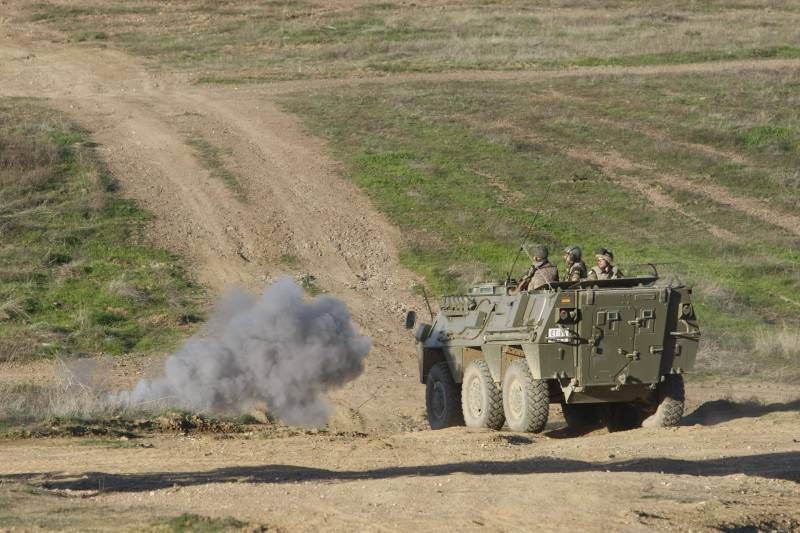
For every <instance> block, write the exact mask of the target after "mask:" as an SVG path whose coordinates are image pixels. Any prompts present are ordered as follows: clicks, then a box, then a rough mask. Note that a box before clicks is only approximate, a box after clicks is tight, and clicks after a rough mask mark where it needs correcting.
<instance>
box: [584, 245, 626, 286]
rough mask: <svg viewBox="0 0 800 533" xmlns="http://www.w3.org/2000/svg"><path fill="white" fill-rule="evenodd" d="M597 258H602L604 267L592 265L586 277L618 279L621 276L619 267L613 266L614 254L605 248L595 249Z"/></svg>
mask: <svg viewBox="0 0 800 533" xmlns="http://www.w3.org/2000/svg"><path fill="white" fill-rule="evenodd" d="M595 257H596V258H597V260H598V261H599V260H601V259H602V260H604V261H605V262H606V265H605V267H600V265H596V266H593V267H592V269H591V270H590V271H589V276H588V279H619V278H621V277H622V272H621V271H620V269H618V268H617V267H615V266H614V254H613V253H612V252H611V250H609V249H607V248H600V249H599V250H597V255H596V256H595Z"/></svg>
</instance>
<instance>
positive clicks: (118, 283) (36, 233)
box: [0, 99, 202, 360]
mask: <svg viewBox="0 0 800 533" xmlns="http://www.w3.org/2000/svg"><path fill="white" fill-rule="evenodd" d="M0 145H2V150H0V153H2V155H1V156H0V199H1V200H0V244H2V247H1V248H0V360H25V359H31V358H36V357H43V356H44V357H47V356H54V355H61V356H69V355H75V354H121V353H128V352H148V351H153V350H164V349H168V348H170V347H172V346H174V345H175V344H176V342H177V341H178V340H179V339H181V338H183V337H185V336H186V335H187V334H188V333H189V332H190V331H191V330H192V329H193V328H192V324H193V323H195V322H197V321H198V320H200V315H199V312H200V311H199V309H200V308H201V300H202V291H201V289H200V288H199V287H198V286H197V285H196V284H195V283H194V282H193V281H192V280H191V279H190V278H189V277H188V276H187V275H186V272H185V271H184V268H183V265H182V263H181V261H180V260H179V259H178V258H176V257H175V256H174V255H172V254H170V253H168V252H166V251H163V250H158V249H155V248H153V247H151V246H148V245H146V244H145V243H144V241H143V228H144V225H145V223H146V222H147V221H148V215H147V213H145V212H144V211H142V210H140V209H139V208H137V207H136V206H135V205H134V204H132V203H131V202H129V201H126V200H122V199H121V198H119V196H118V195H117V194H116V192H115V191H116V184H115V182H114V180H113V179H112V178H111V176H110V175H109V173H108V172H107V170H106V169H105V168H104V167H103V165H102V163H100V161H99V160H98V159H97V157H96V156H95V154H94V151H93V148H92V146H93V145H92V143H91V141H90V139H89V138H88V136H87V134H86V133H85V132H83V131H81V130H80V129H78V128H76V127H75V126H73V125H71V124H69V123H67V122H65V121H64V119H63V117H61V116H60V115H59V114H58V113H56V112H53V111H51V110H48V109H47V108H45V107H44V106H43V105H42V104H41V103H40V102H38V101H35V100H20V99H2V100H0Z"/></svg>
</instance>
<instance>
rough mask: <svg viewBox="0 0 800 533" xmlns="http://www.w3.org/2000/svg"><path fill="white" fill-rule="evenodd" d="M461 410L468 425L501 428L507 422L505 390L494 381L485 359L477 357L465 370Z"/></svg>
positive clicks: (462, 383)
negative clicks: (504, 406)
mask: <svg viewBox="0 0 800 533" xmlns="http://www.w3.org/2000/svg"><path fill="white" fill-rule="evenodd" d="M461 412H462V413H463V414H464V423H465V424H466V425H467V427H471V428H489V429H500V428H502V427H503V424H505V421H506V417H505V415H504V414H503V391H502V390H501V389H500V387H498V386H497V384H496V383H495V382H494V378H493V377H492V373H491V372H489V365H488V364H487V363H486V361H484V360H483V359H476V360H475V361H473V362H472V363H470V365H469V366H468V367H467V369H466V370H465V371H464V379H463V380H462V382H461Z"/></svg>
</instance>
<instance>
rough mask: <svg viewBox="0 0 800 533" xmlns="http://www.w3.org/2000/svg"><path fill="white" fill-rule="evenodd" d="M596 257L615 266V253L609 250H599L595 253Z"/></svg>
mask: <svg viewBox="0 0 800 533" xmlns="http://www.w3.org/2000/svg"><path fill="white" fill-rule="evenodd" d="M595 257H596V258H597V259H605V261H606V263H608V264H609V265H613V264H614V252H612V251H611V250H609V249H608V248H602V247H601V248H598V249H597V251H596V252H595Z"/></svg>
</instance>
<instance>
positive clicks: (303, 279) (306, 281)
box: [298, 274, 325, 296]
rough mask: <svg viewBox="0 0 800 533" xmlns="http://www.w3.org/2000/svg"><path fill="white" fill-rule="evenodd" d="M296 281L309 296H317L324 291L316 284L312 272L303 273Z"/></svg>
mask: <svg viewBox="0 0 800 533" xmlns="http://www.w3.org/2000/svg"><path fill="white" fill-rule="evenodd" d="M298 283H300V286H301V287H302V288H303V290H304V291H306V294H308V295H309V296H318V295H320V294H322V293H323V292H325V291H324V290H322V288H320V286H319V285H318V284H317V278H316V277H315V276H314V275H313V274H303V275H302V276H300V277H299V278H298Z"/></svg>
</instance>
